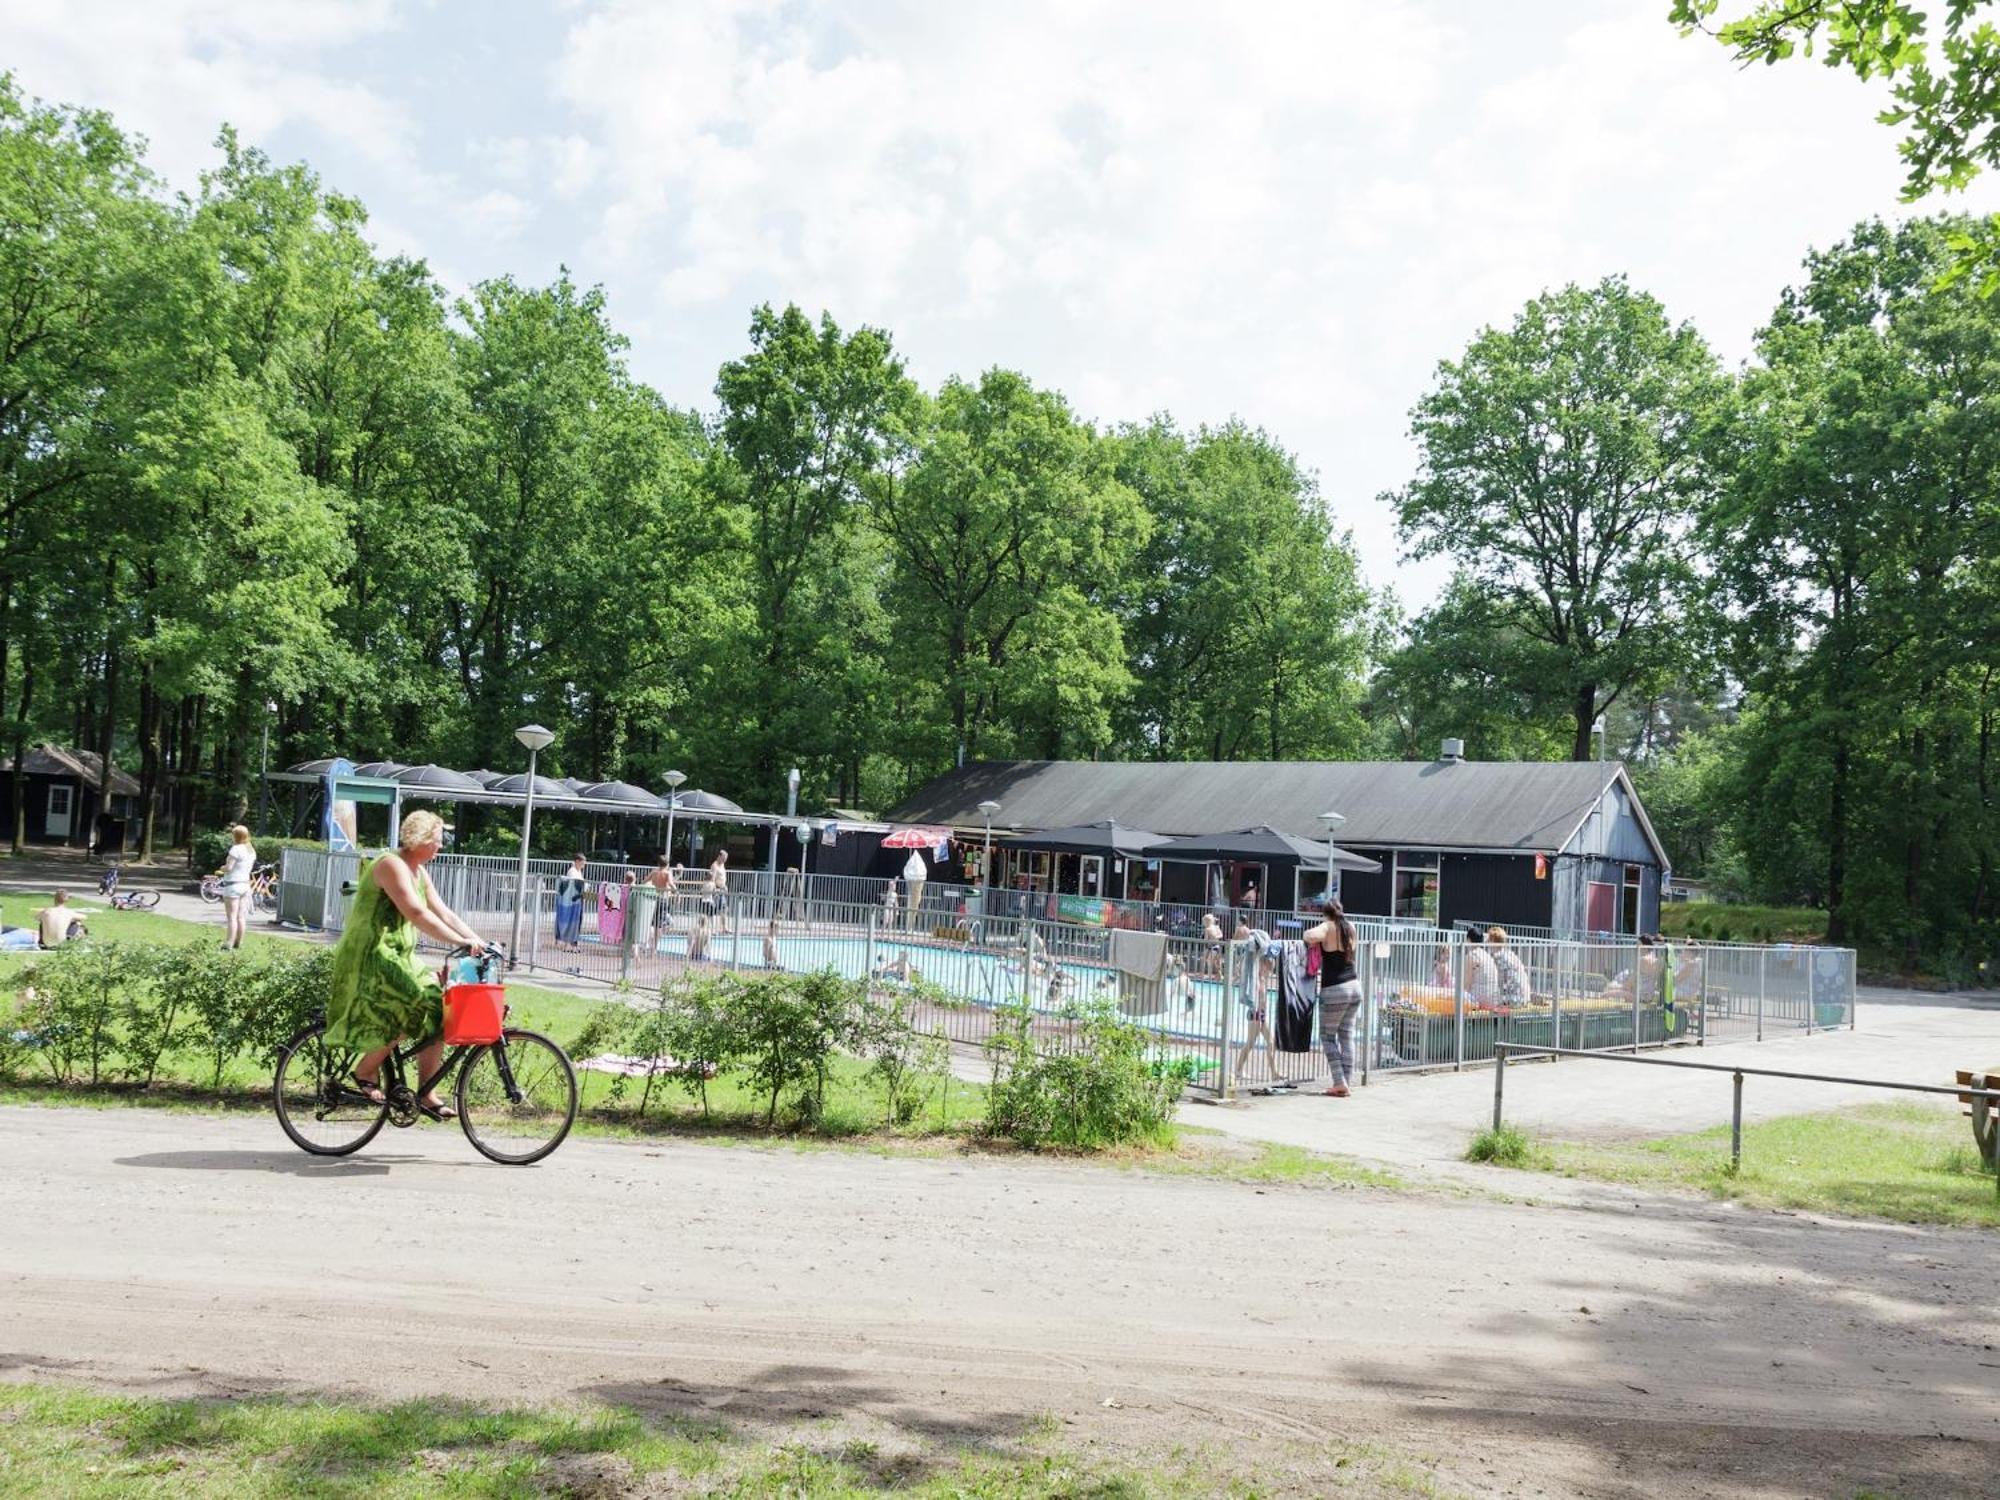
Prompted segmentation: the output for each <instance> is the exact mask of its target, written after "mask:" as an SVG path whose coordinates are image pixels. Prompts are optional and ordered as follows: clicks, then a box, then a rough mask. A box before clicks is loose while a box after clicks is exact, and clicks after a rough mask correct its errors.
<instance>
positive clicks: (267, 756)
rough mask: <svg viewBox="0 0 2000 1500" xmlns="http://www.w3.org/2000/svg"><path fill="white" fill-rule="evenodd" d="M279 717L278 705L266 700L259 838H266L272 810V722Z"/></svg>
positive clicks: (259, 778)
mask: <svg viewBox="0 0 2000 1500" xmlns="http://www.w3.org/2000/svg"><path fill="white" fill-rule="evenodd" d="M277 716H278V705H277V704H275V703H273V702H272V701H271V700H270V699H269V698H266V699H265V700H264V740H263V744H262V745H261V746H260V747H259V749H258V751H257V837H258V838H260V839H261V838H262V837H263V836H264V817H265V814H267V813H268V812H270V810H271V720H273V719H275V718H276V717H277Z"/></svg>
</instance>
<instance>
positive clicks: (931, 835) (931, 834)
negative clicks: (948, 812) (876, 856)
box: [882, 828, 952, 848]
mask: <svg viewBox="0 0 2000 1500" xmlns="http://www.w3.org/2000/svg"><path fill="white" fill-rule="evenodd" d="M950 842H952V830H950V828H896V830H892V832H890V836H888V838H884V840H882V848H936V846H938V844H950Z"/></svg>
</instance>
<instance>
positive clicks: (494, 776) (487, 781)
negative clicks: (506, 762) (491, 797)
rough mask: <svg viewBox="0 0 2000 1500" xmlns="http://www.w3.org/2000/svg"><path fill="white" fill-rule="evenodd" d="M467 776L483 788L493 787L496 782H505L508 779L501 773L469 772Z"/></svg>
mask: <svg viewBox="0 0 2000 1500" xmlns="http://www.w3.org/2000/svg"><path fill="white" fill-rule="evenodd" d="M465 774H466V775H468V776H470V777H471V778H472V779H473V780H474V781H476V782H478V783H479V784H480V785H481V786H491V785H493V783H494V782H496V781H505V780H506V779H507V778H506V775H505V773H504V772H500V771H467V772H466V773H465Z"/></svg>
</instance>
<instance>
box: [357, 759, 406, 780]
mask: <svg viewBox="0 0 2000 1500" xmlns="http://www.w3.org/2000/svg"><path fill="white" fill-rule="evenodd" d="M407 770H409V767H408V766H406V765H404V764H403V763H402V762H401V761H399V760H371V761H369V762H368V764H367V765H365V766H356V767H355V768H354V774H355V775H356V776H394V775H395V774H396V773H397V772H398V771H407Z"/></svg>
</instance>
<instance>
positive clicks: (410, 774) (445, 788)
mask: <svg viewBox="0 0 2000 1500" xmlns="http://www.w3.org/2000/svg"><path fill="white" fill-rule="evenodd" d="M395 780H396V781H397V783H398V784H399V785H401V786H403V787H405V788H407V789H408V790H409V791H411V792H413V793H423V792H430V793H433V794H435V795H437V796H440V797H446V796H449V795H450V794H451V793H454V792H483V791H485V790H486V783H485V782H483V781H480V780H479V779H478V778H477V777H474V776H468V775H466V774H465V772H463V771H453V770H449V769H447V768H446V767H444V766H410V767H407V768H406V769H404V770H401V771H398V772H397V773H396V776H395Z"/></svg>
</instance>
